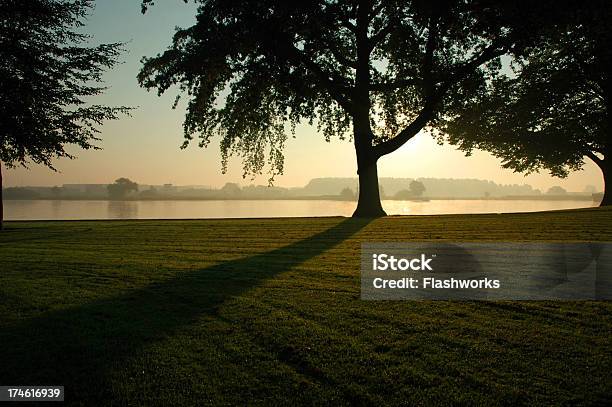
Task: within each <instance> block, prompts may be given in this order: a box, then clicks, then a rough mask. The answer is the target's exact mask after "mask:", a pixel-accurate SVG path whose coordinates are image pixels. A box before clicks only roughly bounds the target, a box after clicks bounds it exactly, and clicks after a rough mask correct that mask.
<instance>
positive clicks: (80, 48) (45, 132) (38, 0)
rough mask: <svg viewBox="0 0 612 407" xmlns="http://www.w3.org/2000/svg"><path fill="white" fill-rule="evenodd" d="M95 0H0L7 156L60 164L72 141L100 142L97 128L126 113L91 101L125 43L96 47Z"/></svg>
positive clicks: (2, 132) (0, 93)
mask: <svg viewBox="0 0 612 407" xmlns="http://www.w3.org/2000/svg"><path fill="white" fill-rule="evenodd" d="M92 6H93V2H92V1H90V0H77V1H62V0H30V1H21V0H1V1H0V20H1V26H0V161H2V162H3V163H4V164H5V165H7V166H9V167H12V166H15V165H16V164H22V165H26V164H27V163H28V162H34V163H37V164H43V165H46V166H48V167H51V168H53V164H52V159H53V158H57V157H69V158H72V156H71V155H70V154H69V153H68V152H67V151H66V150H65V147H66V145H76V146H78V147H80V148H83V149H90V148H96V146H95V144H94V142H95V141H96V140H98V139H97V137H96V135H97V133H98V129H97V126H99V125H100V124H102V122H103V121H104V120H108V119H115V118H117V116H118V114H120V113H126V112H127V110H128V109H126V108H124V107H107V106H101V105H95V104H91V103H90V101H91V99H90V98H91V97H93V96H96V95H100V94H101V93H102V92H103V91H104V90H105V87H104V86H103V84H102V74H103V73H104V71H105V70H107V69H109V68H112V67H113V66H114V65H115V64H116V63H117V57H118V55H119V53H120V52H121V44H102V45H98V46H93V47H92V46H88V45H87V41H88V40H89V39H90V37H89V36H88V35H86V34H83V33H81V31H80V28H81V27H82V26H83V25H84V19H85V17H86V15H87V13H88V12H89V10H90V9H91V7H92Z"/></svg>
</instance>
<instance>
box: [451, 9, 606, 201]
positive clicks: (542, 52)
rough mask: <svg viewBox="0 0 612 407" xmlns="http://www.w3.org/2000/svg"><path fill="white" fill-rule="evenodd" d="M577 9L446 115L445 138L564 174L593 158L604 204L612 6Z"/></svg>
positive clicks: (518, 167) (516, 165)
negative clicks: (599, 174)
mask: <svg viewBox="0 0 612 407" xmlns="http://www.w3.org/2000/svg"><path fill="white" fill-rule="evenodd" d="M570 10H571V13H569V14H570V15H567V16H565V18H563V19H561V20H560V21H559V22H558V23H557V24H554V25H550V26H549V27H548V28H547V31H546V35H545V36H543V37H542V38H541V39H540V41H538V42H536V43H535V44H533V45H532V46H531V47H529V48H528V49H527V50H526V52H525V53H524V54H523V55H522V56H521V57H520V58H516V59H515V60H514V61H513V62H514V64H513V68H514V69H513V71H512V72H509V73H508V74H506V75H501V76H499V77H497V78H496V79H495V80H493V81H491V82H489V83H488V84H487V86H486V88H485V89H484V90H483V91H482V92H478V93H476V94H475V95H474V97H473V98H471V99H468V100H466V101H465V102H466V103H465V104H464V105H463V106H461V109H458V112H457V113H456V114H455V115H452V116H448V117H446V123H444V125H443V126H442V127H443V129H444V133H445V134H446V135H447V136H446V137H443V138H444V139H446V140H447V141H449V142H450V143H452V144H455V145H457V146H458V147H459V148H460V149H462V150H464V151H466V152H468V153H469V152H471V151H472V150H473V149H481V150H485V151H489V152H491V153H492V154H493V155H495V156H496V157H499V158H501V159H502V160H503V166H504V167H506V168H510V169H513V170H514V171H517V172H524V173H531V172H536V171H539V170H541V169H545V170H548V171H549V172H550V173H551V175H553V176H558V177H565V176H567V175H568V173H569V172H570V171H575V170H579V169H581V168H582V167H583V165H584V162H585V161H584V160H585V158H589V159H591V160H592V161H594V162H595V163H596V164H597V165H598V166H599V167H600V168H601V170H602V172H603V175H604V180H605V182H606V184H607V185H606V188H605V189H606V192H607V193H606V195H605V197H604V200H603V201H602V204H604V205H605V204H610V203H612V196H610V193H609V191H610V190H611V189H612V185H610V182H612V171H611V170H612V166H611V165H610V156H611V155H612V146H611V141H610V139H611V136H610V130H611V129H610V100H611V99H612V81H611V78H610V72H611V71H612V51H610V43H612V35H611V34H610V29H609V27H608V22H609V21H610V19H611V18H612V11H611V8H610V6H609V4H608V3H607V2H601V1H592V2H585V3H584V4H580V5H576V6H575V7H574V8H572V9H570Z"/></svg>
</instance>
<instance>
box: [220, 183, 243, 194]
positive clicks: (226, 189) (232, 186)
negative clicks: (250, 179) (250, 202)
mask: <svg viewBox="0 0 612 407" xmlns="http://www.w3.org/2000/svg"><path fill="white" fill-rule="evenodd" d="M220 191H221V193H222V194H223V195H225V196H227V197H229V198H236V197H238V196H240V195H241V194H242V189H241V188H240V185H238V184H236V183H235V182H226V183H225V185H223V187H222V188H221V190H220Z"/></svg>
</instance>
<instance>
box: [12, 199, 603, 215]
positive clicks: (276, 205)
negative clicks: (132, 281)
mask: <svg viewBox="0 0 612 407" xmlns="http://www.w3.org/2000/svg"><path fill="white" fill-rule="evenodd" d="M590 206H594V204H593V203H592V202H590V201H529V200H523V201H521V200H509V201H502V200H435V201H425V202H412V201H383V207H384V208H385V210H386V211H387V213H388V214H389V215H438V214H451V213H503V212H537V211H549V210H557V209H573V208H584V207H590ZM354 210H355V202H346V201H314V200H313V201H264V200H259V201H61V200H51V201H19V200H15V201H12V200H9V201H5V202H4V213H5V219H7V220H38V219H58V220H59V219H197V218H271V217H293V216H298V217H308V216H350V215H351V214H352V213H353V211H354Z"/></svg>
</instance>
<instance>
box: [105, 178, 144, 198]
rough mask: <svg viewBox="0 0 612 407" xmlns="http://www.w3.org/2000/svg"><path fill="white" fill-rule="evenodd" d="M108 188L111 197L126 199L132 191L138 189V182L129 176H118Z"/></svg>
mask: <svg viewBox="0 0 612 407" xmlns="http://www.w3.org/2000/svg"><path fill="white" fill-rule="evenodd" d="M106 188H107V190H108V196H109V197H110V198H111V199H124V198H125V197H127V196H128V194H129V193H130V192H137V191H138V184H137V183H135V182H133V181H131V180H130V179H128V178H118V179H116V180H115V183H114V184H110V185H108V186H107V187H106Z"/></svg>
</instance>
